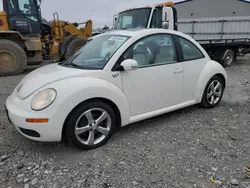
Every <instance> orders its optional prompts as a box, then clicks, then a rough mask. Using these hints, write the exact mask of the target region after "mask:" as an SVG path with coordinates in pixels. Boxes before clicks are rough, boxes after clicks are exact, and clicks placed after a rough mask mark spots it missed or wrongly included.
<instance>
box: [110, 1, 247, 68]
mask: <svg viewBox="0 0 250 188" xmlns="http://www.w3.org/2000/svg"><path fill="white" fill-rule="evenodd" d="M249 15H250V12H249ZM141 18H147V22H146V23H144V22H145V20H144V19H141ZM138 19H139V20H140V19H141V22H140V21H138ZM124 23H126V24H124ZM138 26H142V27H145V28H151V27H152V28H155V27H157V28H166V29H173V30H178V31H181V32H183V33H185V34H187V35H190V36H191V37H193V38H194V39H195V40H196V41H197V42H199V43H200V44H201V45H202V47H203V48H204V49H205V50H206V51H207V52H208V54H209V55H210V57H211V58H212V59H214V60H216V61H218V62H220V63H221V64H222V65H223V66H224V67H228V66H231V64H232V63H233V62H234V61H235V60H236V58H237V56H239V55H240V54H241V55H245V54H247V53H250V16H231V17H220V18H219V17H210V18H191V19H190V18H189V19H177V9H176V8H175V6H174V4H173V3H172V2H167V3H162V4H157V5H154V6H152V7H148V6H147V7H140V8H133V9H129V10H125V11H122V12H120V13H119V14H117V15H115V16H114V29H130V28H136V27H138Z"/></svg>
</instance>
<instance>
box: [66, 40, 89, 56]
mask: <svg viewBox="0 0 250 188" xmlns="http://www.w3.org/2000/svg"><path fill="white" fill-rule="evenodd" d="M85 44H86V40H85V39H84V38H75V39H73V40H71V41H70V42H69V44H68V46H67V47H66V50H65V60H68V59H69V58H70V57H71V56H72V55H73V54H74V53H75V52H76V51H78V50H79V49H80V48H81V47H82V46H84V45H85Z"/></svg>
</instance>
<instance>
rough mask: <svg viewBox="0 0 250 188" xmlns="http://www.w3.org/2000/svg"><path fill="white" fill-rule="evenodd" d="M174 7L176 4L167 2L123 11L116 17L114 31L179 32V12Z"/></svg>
mask: <svg viewBox="0 0 250 188" xmlns="http://www.w3.org/2000/svg"><path fill="white" fill-rule="evenodd" d="M173 5H174V3H172V2H167V3H162V4H157V5H154V6H152V7H149V6H147V7H141V8H133V9H128V10H125V11H122V12H120V13H119V14H117V15H115V16H114V20H113V24H114V29H115V30H120V29H131V28H165V29H171V30H177V11H176V9H175V7H174V6H173Z"/></svg>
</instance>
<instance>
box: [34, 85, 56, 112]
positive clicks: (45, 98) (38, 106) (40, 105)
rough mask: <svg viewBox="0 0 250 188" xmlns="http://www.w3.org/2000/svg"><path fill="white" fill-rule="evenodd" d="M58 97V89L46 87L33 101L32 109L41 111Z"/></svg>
mask: <svg viewBox="0 0 250 188" xmlns="http://www.w3.org/2000/svg"><path fill="white" fill-rule="evenodd" d="M55 99H56V90H54V89H45V90H43V91H40V92H39V93H38V94H36V95H35V97H34V98H33V99H32V101H31V108H32V110H35V111H39V110H43V109H45V108H47V107H48V106H49V105H51V104H52V103H53V102H54V100H55Z"/></svg>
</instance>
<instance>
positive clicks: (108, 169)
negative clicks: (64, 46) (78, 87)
mask: <svg viewBox="0 0 250 188" xmlns="http://www.w3.org/2000/svg"><path fill="white" fill-rule="evenodd" d="M249 59H250V58H249ZM29 71H30V70H27V72H26V73H28V72H29ZM226 71H227V73H228V76H229V79H228V80H229V83H228V86H227V88H226V91H225V95H224V98H223V100H222V102H221V105H220V106H218V107H217V108H215V109H210V110H207V109H201V108H199V107H196V106H193V107H189V108H186V109H183V110H179V111H176V112H173V113H169V114H166V115H162V116H159V117H156V118H152V119H150V120H146V121H142V122H140V123H135V124H133V125H129V126H127V127H124V128H121V129H120V130H118V131H117V132H116V133H115V134H114V135H113V137H112V138H111V139H110V141H109V142H108V143H107V144H106V145H104V146H102V147H100V148H98V149H95V150H91V151H80V150H78V149H76V148H74V147H73V146H71V145H66V144H63V143H39V142H34V141H30V140H28V139H26V138H24V137H23V136H21V135H20V134H19V133H17V132H16V130H15V129H14V127H13V126H12V125H11V124H10V123H9V122H8V121H7V118H6V116H5V113H4V108H3V106H4V102H5V100H6V98H7V96H8V95H9V94H10V93H11V91H12V90H13V89H14V87H15V86H16V84H17V83H18V82H19V81H20V79H21V78H22V77H23V76H24V75H20V76H13V77H3V78H0V85H1V88H0V90H1V91H0V187H12V188H19V187H25V188H29V187H30V188H31V187H38V188H50V187H52V188H54V187H55V188H56V187H60V188H66V187H84V188H85V187H90V188H99V187H100V188H109V187H114V188H120V187H121V188H123V187H124V188H127V187H130V188H133V187H145V188H146V187H147V188H155V187H157V188H161V187H164V188H165V187H166V188H175V187H183V188H191V187H198V188H202V187H206V188H214V187H224V188H229V187H248V188H250V172H249V174H248V173H247V172H246V171H244V168H245V167H249V166H250V136H249V135H250V134H249V133H250V118H249V117H250V61H249V60H244V59H243V60H240V61H238V62H237V64H235V65H234V66H232V67H230V68H227V69H226ZM210 177H213V178H214V180H215V181H216V183H217V184H214V183H212V181H211V180H210Z"/></svg>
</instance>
